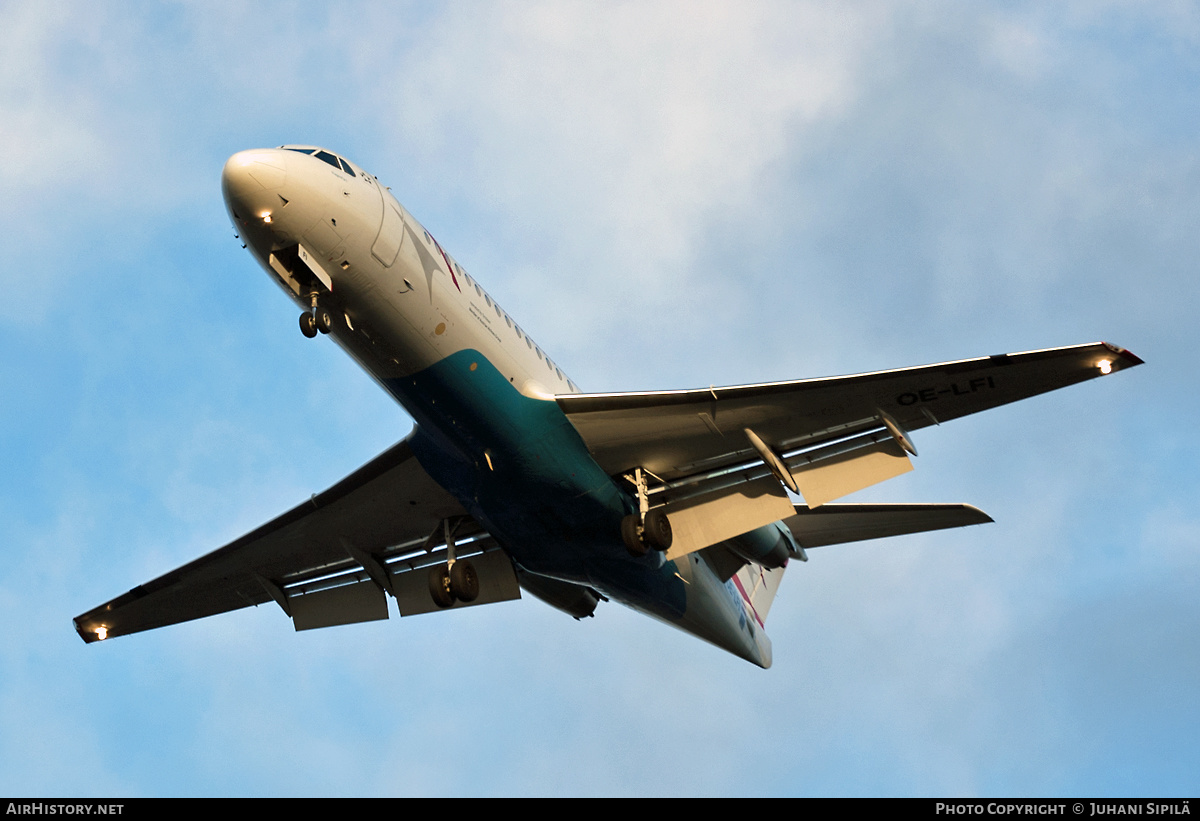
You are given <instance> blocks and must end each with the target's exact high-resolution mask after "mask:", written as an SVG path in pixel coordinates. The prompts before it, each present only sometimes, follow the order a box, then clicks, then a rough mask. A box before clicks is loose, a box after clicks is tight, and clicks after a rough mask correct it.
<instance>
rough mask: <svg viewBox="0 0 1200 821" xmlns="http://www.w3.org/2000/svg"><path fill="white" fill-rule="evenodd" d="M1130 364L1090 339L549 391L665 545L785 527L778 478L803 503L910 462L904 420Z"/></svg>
mask: <svg viewBox="0 0 1200 821" xmlns="http://www.w3.org/2000/svg"><path fill="white" fill-rule="evenodd" d="M1139 364H1141V360H1140V359H1138V358H1137V357H1136V356H1134V355H1133V354H1131V353H1129V352H1128V351H1126V350H1124V349H1122V348H1118V347H1116V346H1114V345H1109V344H1107V343H1104V342H1097V343H1094V344H1090V345H1077V346H1074V347H1069V348H1054V349H1050V350H1043V351H1029V352H1027V353H1015V354H1002V355H999V356H987V357H981V358H978V359H965V360H961V361H958V362H945V363H942V364H940V365H925V366H922V367H917V368H904V369H900V370H892V371H878V372H876V373H863V374H858V375H855V376H839V377H831V378H825V379H802V380H798V381H794V382H771V383H766V384H762V385H741V386H737V387H730V388H716V387H713V388H701V389H699V390H685V391H655V392H649V393H606V394H573V395H562V396H557V397H555V399H556V401H557V402H558V404H559V406H560V407H561V408H562V410H563V411H564V412H565V413H566V415H567V418H568V419H570V421H571V424H572V425H574V426H575V429H576V430H577V431H578V432H579V435H580V436H581V437H582V438H583V441H584V443H585V444H586V445H587V448H588V450H589V451H590V452H591V454H592V456H593V458H594V459H595V460H596V462H597V463H598V464H599V465H600V466H601V467H602V468H603V469H604V470H606V471H607V472H608V473H609V474H610V475H613V476H618V475H623V476H625V477H626V478H628V479H629V480H630V482H631V483H632V486H631V488H630V489H631V490H634V489H635V487H636V488H638V490H637V492H638V493H639V494H643V493H644V495H645V504H646V505H647V508H655V509H656V510H657V511H658V513H659V514H660V515H666V517H667V518H668V521H669V524H670V532H671V533H672V540H671V542H670V544H669V546H668V547H667V548H666V550H667V552H666V557H667V558H668V559H677V558H679V557H680V556H684V555H686V554H688V553H692V552H694V551H697V550H702V549H704V548H706V547H708V546H710V545H715V544H718V543H720V542H722V541H724V540H726V539H731V538H734V537H737V536H740V535H741V534H744V533H748V532H750V531H751V530H754V529H756V528H759V527H762V526H764V525H767V524H770V523H771V522H775V521H779V520H782V519H790V520H791V524H792V526H793V529H796V527H797V526H798V523H797V521H796V519H795V517H796V516H797V515H798V514H799V512H800V510H799V509H796V508H794V507H793V505H792V502H791V500H790V498H789V496H788V493H787V490H790V491H792V493H794V494H798V495H801V496H803V497H804V500H805V502H806V503H807V504H806V507H805V508H804V509H805V510H809V511H813V512H815V511H817V510H819V509H820V508H821V507H822V506H823V505H824V504H825V503H826V502H829V501H832V500H834V499H837V498H840V497H842V496H845V495H847V494H849V493H853V492H854V491H856V490H860V489H862V488H864V487H868V486H870V485H873V484H875V483H877V482H882V481H884V480H886V479H890V478H891V477H893V476H898V475H899V474H901V473H904V472H906V471H909V470H912V462H911V461H910V460H909V458H908V456H909V454H913V455H915V454H916V447H915V446H914V445H913V442H912V439H911V438H910V436H909V431H912V430H916V429H919V428H923V427H926V426H928V425H934V424H940V423H941V422H944V421H947V420H949V419H957V418H958V417H960V416H966V415H968V414H971V413H977V412H978V411H982V410H987V409H988V408H994V407H996V406H998V405H1004V404H1007V403H1009V402H1015V401H1017V400H1018V399H1025V398H1026V397H1030V396H1034V395H1036V394H1039V393H1045V392H1046V391H1051V390H1054V389H1056V388H1061V387H1065V386H1067V385H1072V384H1074V383H1076V382H1083V381H1085V380H1088V379H1092V378H1095V377H1097V376H1102V375H1104V374H1107V373H1113V372H1115V371H1118V370H1121V369H1123V368H1128V367H1132V366H1134V365H1139ZM639 469H640V472H639ZM785 488H786V490H785ZM848 512H850V511H846V510H843V511H842V513H843V514H846V513H848ZM955 516H959V517H962V516H963V514H961V513H959V514H949V513H947V512H946V511H945V510H943V511H941V513H938V512H936V511H934V510H932V509H926V510H924V511H922V512H919V513H909V514H904V513H902V512H899V511H895V510H893V511H891V512H887V511H875V512H868V511H866V510H865V509H862V508H859V509H857V510H855V511H853V515H849V516H847V515H840V516H835V514H834V513H827V514H822V515H819V516H814V515H809V516H807V517H806V518H805V519H804V522H805V525H804V527H805V528H807V529H810V530H813V532H812V533H809V534H808V535H809V537H810V539H811V538H822V539H825V538H836V539H837V540H839V541H850V540H854V539H860V538H871V537H870V536H869V535H854V534H855V533H859V534H868V533H870V532H872V531H874V532H877V533H878V534H879V535H886V534H888V533H903V532H914V531H916V530H925V529H935V528H937V527H947V526H956V525H954V524H939V523H938V521H939V517H940V518H941V519H950V520H952V519H954V518H955ZM966 518H968V519H969V518H970V516H967V517H966ZM959 523H960V524H965V523H970V522H968V521H961V522H959ZM908 527H911V528H913V529H912V530H905V528H908ZM822 531H823V535H820V536H818V535H817V533H818V532H822ZM804 542H805V539H804V538H801V539H800V543H801V544H804ZM813 543H814V542H811V541H810V544H813ZM820 543H822V544H829V543H830V542H829V541H822V542H820Z"/></svg>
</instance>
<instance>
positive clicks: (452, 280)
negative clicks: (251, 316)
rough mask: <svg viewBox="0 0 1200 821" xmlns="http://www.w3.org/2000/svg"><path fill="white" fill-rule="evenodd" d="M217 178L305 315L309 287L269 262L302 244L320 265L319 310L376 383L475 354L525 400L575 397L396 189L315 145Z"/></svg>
mask: <svg viewBox="0 0 1200 821" xmlns="http://www.w3.org/2000/svg"><path fill="white" fill-rule="evenodd" d="M221 181H222V190H223V192H224V194H225V201H226V204H227V206H228V208H229V211H230V216H231V218H232V219H233V221H234V225H235V226H236V227H237V230H238V233H239V235H240V236H241V238H242V239H243V241H244V242H245V243H246V246H247V248H248V249H249V250H251V251H252V252H253V254H254V256H255V257H256V258H257V259H258V260H259V262H260V263H261V264H262V265H263V267H264V268H265V269H266V270H267V271H269V272H271V273H272V274H273V276H274V277H275V279H276V280H277V281H278V282H279V283H280V284H281V285H282V286H283V287H284V289H285V290H286V291H287V292H288V293H289V294H291V295H292V297H293V299H295V300H296V302H297V303H298V304H300V305H301V306H302V307H304V308H308V307H309V297H308V289H307V287H306V286H305V285H304V284H303V282H297V281H296V278H289V277H287V275H286V272H285V273H283V274H282V275H281V271H280V268H279V267H278V266H273V265H272V264H271V255H272V254H273V253H275V252H278V251H281V250H284V249H287V248H289V247H291V246H294V245H297V244H299V245H300V246H301V247H302V248H303V249H305V250H307V252H308V254H309V255H311V259H312V260H313V262H315V264H316V266H319V268H320V270H319V271H317V272H316V273H315V280H316V281H318V282H321V283H322V285H325V284H327V285H328V286H329V287H328V293H327V294H326V293H322V295H321V301H322V304H326V305H328V306H329V307H331V308H334V309H336V310H335V317H334V318H335V320H336V322H335V324H334V327H333V330H332V331H331V335H332V336H333V337H334V338H335V339H337V341H338V342H339V343H340V344H341V345H342V346H343V347H344V348H346V350H347V351H348V352H349V353H350V354H351V355H352V356H354V357H355V359H357V360H358V361H359V362H360V364H362V365H363V367H364V368H366V370H367V371H368V372H370V373H371V374H372V375H373V376H375V378H376V379H378V380H380V381H383V380H384V379H387V378H390V377H398V376H406V375H408V374H411V373H413V372H416V371H419V370H422V369H424V368H427V367H429V366H431V365H433V364H436V363H437V362H439V361H441V360H442V359H444V358H446V357H447V356H449V355H451V354H454V353H456V352H458V351H461V350H465V349H474V350H478V351H480V352H482V353H483V354H484V355H485V356H486V357H487V358H488V360H489V361H490V362H491V364H492V365H493V366H495V367H496V369H497V370H499V371H500V372H501V373H503V374H504V376H505V377H507V378H508V379H509V381H510V382H511V383H512V384H513V385H514V386H515V387H516V388H517V389H518V390H519V391H520V392H521V393H522V394H524V395H526V396H529V397H536V398H542V399H549V398H550V397H552V396H553V395H554V394H562V393H574V392H576V391H577V388H576V387H575V385H574V384H573V383H572V382H571V381H570V380H569V379H568V378H567V377H566V375H565V374H563V373H562V370H561V369H560V368H558V367H557V366H556V365H555V364H554V363H553V362H552V361H551V360H550V359H549V358H548V357H547V356H546V354H545V352H544V351H542V349H541V348H540V347H539V346H538V345H537V344H536V343H534V342H533V340H532V339H530V338H529V336H528V335H527V334H526V333H525V332H524V331H523V330H522V329H521V328H520V326H518V325H517V324H516V323H515V322H514V321H513V320H512V318H511V317H510V316H509V315H508V314H507V313H506V312H505V311H504V310H503V309H501V308H500V306H499V305H498V304H496V302H495V300H493V299H492V298H491V296H490V295H489V294H488V293H487V292H486V291H484V290H483V289H482V288H481V287H480V285H479V283H477V282H476V281H475V279H474V278H473V277H471V276H470V275H469V274H468V273H467V272H466V271H465V270H463V268H462V267H461V266H460V265H459V264H458V263H457V262H456V261H455V260H454V258H453V257H452V256H450V255H449V254H448V253H447V252H445V251H444V250H443V249H442V248H441V246H440V245H439V244H438V243H437V242H436V240H434V239H433V237H432V235H431V234H430V233H429V232H428V231H426V230H425V228H424V227H423V226H422V225H421V224H420V223H419V222H418V221H417V220H416V219H414V218H413V216H412V215H411V214H409V213H408V211H407V210H406V209H405V208H404V206H402V205H401V204H400V203H399V202H398V201H397V200H396V198H395V197H393V196H392V194H391V192H390V191H388V190H387V189H386V188H384V187H383V186H382V185H380V183H379V181H378V180H377V179H376V178H375V177H374V176H372V175H370V174H368V173H367V172H365V171H363V170H362V169H361V168H359V167H358V166H357V165H354V164H353V163H350V162H348V161H346V160H345V159H344V158H340V157H338V156H337V155H334V154H332V152H328V151H324V150H322V149H317V148H314V147H304V146H290V147H287V148H274V149H256V150H251V151H242V152H239V153H237V154H235V155H233V156H232V157H230V159H229V161H228V162H227V163H226V164H225V169H224V171H223V173H222V177H221ZM283 265H284V267H286V262H284V263H283ZM306 267H313V266H312V263H310V264H309V266H306ZM302 273H304V271H303V270H302ZM318 288H319V289H320V290H322V291H324V290H325V289H324V288H321V287H320V286H318Z"/></svg>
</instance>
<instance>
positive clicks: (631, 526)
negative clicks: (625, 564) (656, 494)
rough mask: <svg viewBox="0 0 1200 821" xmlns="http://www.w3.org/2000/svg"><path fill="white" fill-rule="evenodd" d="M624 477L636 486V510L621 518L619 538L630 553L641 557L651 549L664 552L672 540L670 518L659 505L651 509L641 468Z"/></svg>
mask: <svg viewBox="0 0 1200 821" xmlns="http://www.w3.org/2000/svg"><path fill="white" fill-rule="evenodd" d="M625 478H627V479H629V481H631V482H633V484H634V486H635V487H636V488H637V498H638V512H637V513H630V514H629V515H628V516H626V517H625V518H624V519H622V520H621V540H622V541H623V542H625V547H626V549H627V550H629V553H630V555H633V556H637V557H639V558H641V557H642V556H645V555H646V553H647V552H648V551H650V550H651V549H653V550H659V551H663V552H665V551H666V550H667V549H668V548H669V547H670V546H671V542H672V541H673V534H672V532H671V520H670V519H668V518H667V514H666V511H664V510H663V509H662V508H661V507H656V508H653V509H651V507H650V502H649V501H648V498H647V489H646V476H645V474H644V473H643V472H642V469H641V468H637V469H636V470H634V474H633V476H632V477H630V476H626V477H625Z"/></svg>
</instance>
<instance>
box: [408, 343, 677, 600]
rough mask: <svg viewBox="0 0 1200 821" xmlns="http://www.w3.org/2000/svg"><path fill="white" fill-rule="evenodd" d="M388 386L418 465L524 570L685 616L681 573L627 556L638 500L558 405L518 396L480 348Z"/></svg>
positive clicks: (653, 556)
mask: <svg viewBox="0 0 1200 821" xmlns="http://www.w3.org/2000/svg"><path fill="white" fill-rule="evenodd" d="M385 385H386V387H387V389H388V390H389V391H390V392H391V393H392V394H393V396H395V397H396V399H397V400H398V401H399V402H400V403H401V404H402V405H404V407H405V408H406V409H407V410H408V411H409V413H411V414H412V416H413V418H414V419H415V420H416V422H417V429H416V431H415V433H414V434H413V436H412V437H411V439H410V445H411V447H412V449H413V453H414V454H415V455H416V457H417V460H418V461H419V462H420V463H421V466H422V467H423V468H424V469H425V470H426V472H428V473H429V475H430V476H431V477H432V478H433V479H434V481H436V482H438V484H440V485H441V486H442V487H444V488H446V489H447V490H448V491H449V492H450V493H452V494H453V495H454V496H455V497H456V498H457V499H458V500H459V501H460V502H461V503H462V504H463V506H464V507H465V508H466V509H467V511H468V512H470V513H471V515H472V516H473V517H475V519H476V520H478V521H479V522H480V524H481V525H483V526H484V527H486V528H487V529H488V531H489V532H490V533H491V534H492V535H493V536H494V537H495V538H496V540H497V541H498V542H499V543H500V545H501V546H502V547H504V549H505V550H506V551H508V553H509V555H511V556H512V557H513V559H515V560H516V561H517V562H518V563H519V564H520V565H521V566H522V567H524V568H525V569H526V570H529V571H531V572H533V573H539V574H542V575H546V576H552V577H555V578H559V579H562V580H565V581H571V582H575V583H579V584H586V585H590V586H592V587H594V588H596V589H598V590H600V591H601V592H602V593H604V594H605V595H607V596H609V597H611V598H614V599H617V600H618V601H621V602H623V603H625V604H629V605H631V606H634V607H636V608H638V609H641V610H644V611H646V612H649V613H652V614H653V615H656V616H659V617H660V618H665V619H668V620H674V619H678V618H679V617H681V616H682V615H683V614H684V612H685V611H686V609H687V590H686V585H685V583H684V582H683V580H682V579H681V578H680V577H679V575H678V574H677V572H676V568H675V563H674V562H665V561H663V559H662V556H661V554H658V553H655V552H653V551H652V552H651V553H650V554H649V555H647V556H646V557H644V558H635V557H633V556H631V555H630V554H629V552H628V551H627V550H626V549H625V546H624V543H623V542H622V540H621V536H620V523H621V519H622V517H624V516H626V515H627V514H629V513H631V512H633V511H634V510H635V509H636V503H635V501H634V498H633V496H632V495H631V494H629V493H626V492H624V491H623V490H622V489H621V488H620V487H619V486H618V484H617V482H616V481H614V480H613V479H612V477H610V476H609V475H608V474H606V473H605V472H604V471H603V470H601V468H600V466H599V465H597V464H596V462H595V460H593V459H592V457H591V455H590V454H589V453H588V450H587V447H586V446H585V445H584V443H583V440H582V439H581V438H580V437H579V434H578V432H577V431H576V430H575V428H574V427H573V426H572V425H571V423H570V421H568V420H567V418H566V416H565V415H564V414H563V412H562V410H561V409H560V408H559V407H558V404H557V403H556V402H554V401H553V400H544V399H533V398H530V397H528V396H525V395H523V394H522V393H521V392H520V391H518V390H517V389H516V387H515V386H514V385H513V384H512V382H511V381H510V380H509V379H507V378H505V377H504V375H503V374H502V373H500V371H498V370H497V369H496V368H495V367H494V366H493V365H492V363H491V362H489V361H488V360H487V358H486V357H485V356H484V355H483V354H482V353H480V352H479V351H476V350H464V351H459V352H458V353H455V354H453V355H451V356H449V357H447V358H445V359H443V360H442V361H441V362H438V363H437V364H436V365H433V366H431V367H429V368H426V369H425V370H423V371H420V372H418V373H415V374H413V375H411V376H406V377H401V378H393V379H388V380H386V383H385Z"/></svg>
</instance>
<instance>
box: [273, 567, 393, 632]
mask: <svg viewBox="0 0 1200 821" xmlns="http://www.w3.org/2000/svg"><path fill="white" fill-rule="evenodd" d="M288 606H289V607H290V608H291V611H292V622H293V623H294V624H295V625H296V629H297V630H315V629H316V628H318V627H334V626H336V625H339V624H355V623H356V622H360V621H378V620H380V619H386V618H387V617H388V609H387V599H386V598H385V597H384V595H383V591H382V590H380V589H379V586H378V585H376V584H375V583H374V582H372V581H371V580H370V579H367V580H365V581H361V582H358V583H357V584H346V585H342V586H341V587H334V588H331V589H329V590H317V591H315V592H312V593H305V594H304V595H302V596H293V597H291V598H290V599H289V600H288Z"/></svg>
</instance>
